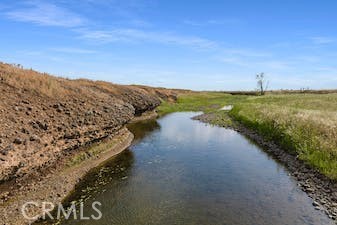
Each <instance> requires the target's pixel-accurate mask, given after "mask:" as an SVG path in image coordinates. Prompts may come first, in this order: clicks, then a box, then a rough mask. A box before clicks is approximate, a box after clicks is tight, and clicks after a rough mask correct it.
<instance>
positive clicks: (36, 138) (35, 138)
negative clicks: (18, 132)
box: [29, 134, 40, 141]
mask: <svg viewBox="0 0 337 225" xmlns="http://www.w3.org/2000/svg"><path fill="white" fill-rule="evenodd" d="M29 140H30V141H38V140H40V138H39V137H38V136H37V135H35V134H33V135H32V136H30V138H29Z"/></svg>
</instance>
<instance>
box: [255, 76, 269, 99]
mask: <svg viewBox="0 0 337 225" xmlns="http://www.w3.org/2000/svg"><path fill="white" fill-rule="evenodd" d="M256 80H257V88H258V90H259V92H260V95H264V94H265V92H266V91H267V89H268V84H269V82H268V81H267V80H266V75H265V74H264V73H258V74H256Z"/></svg>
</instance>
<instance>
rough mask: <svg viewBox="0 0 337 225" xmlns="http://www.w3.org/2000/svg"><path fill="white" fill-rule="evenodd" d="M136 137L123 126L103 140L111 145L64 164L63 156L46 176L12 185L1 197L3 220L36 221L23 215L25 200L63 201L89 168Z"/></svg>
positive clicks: (33, 211) (35, 210)
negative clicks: (89, 155)
mask: <svg viewBox="0 0 337 225" xmlns="http://www.w3.org/2000/svg"><path fill="white" fill-rule="evenodd" d="M133 137H134V136H133V134H132V133H131V132H130V131H129V130H128V129H127V128H122V129H121V130H119V131H118V132H117V134H116V135H115V136H114V137H112V138H110V139H109V138H108V139H107V140H104V141H105V142H112V143H113V146H112V147H111V148H110V149H107V150H106V151H103V152H100V153H99V154H97V155H95V156H93V157H91V158H88V159H86V160H84V161H82V162H80V163H78V164H74V165H71V166H67V165H66V164H65V163H66V162H68V161H69V158H68V159H64V160H63V161H62V162H60V165H59V166H58V167H56V168H53V170H52V172H51V171H48V172H46V173H45V175H44V176H41V177H39V178H37V179H33V180H28V181H26V182H25V184H21V185H20V186H19V188H15V187H13V189H11V190H8V192H7V194H6V195H7V196H6V199H5V200H2V202H1V204H0V206H1V207H0V215H1V222H2V224H6V225H7V224H10V225H17V224H18V225H19V224H29V223H31V222H34V221H36V220H31V221H28V220H26V219H25V218H24V217H23V216H22V215H21V207H22V205H23V204H24V203H25V202H27V201H35V202H38V203H42V202H43V201H47V202H52V203H53V204H54V205H57V204H59V203H62V201H63V200H64V199H65V198H66V197H67V196H68V195H69V194H70V193H71V192H72V191H73V190H74V188H75V186H76V184H77V183H78V182H79V181H80V180H81V179H82V177H83V176H85V174H87V173H88V171H89V170H91V169H92V168H95V167H97V166H99V165H100V164H101V163H103V162H104V161H106V160H108V159H110V158H111V157H114V156H116V155H118V154H119V153H121V152H122V151H123V150H125V149H126V148H128V147H129V146H130V144H131V142H132V140H133ZM74 156H76V155H73V156H72V157H74ZM4 193H6V192H4ZM40 210H41V209H40V208H39V207H36V208H33V207H32V208H29V209H28V210H27V211H28V213H30V214H31V215H37V214H38V213H39V212H40ZM40 216H41V215H40Z"/></svg>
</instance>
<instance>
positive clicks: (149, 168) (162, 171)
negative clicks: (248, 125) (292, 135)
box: [62, 113, 334, 225]
mask: <svg viewBox="0 0 337 225" xmlns="http://www.w3.org/2000/svg"><path fill="white" fill-rule="evenodd" d="M193 115H195V114H193V113H175V114H171V115H168V116H166V117H164V118H161V119H160V120H159V121H158V123H159V124H156V123H152V124H149V125H147V124H140V125H139V124H138V125H135V127H134V128H130V129H132V130H133V131H134V132H136V137H137V138H140V137H141V139H138V142H137V143H135V144H134V145H132V146H131V148H130V151H126V152H124V153H123V154H122V155H121V157H118V158H116V159H115V160H112V161H111V162H110V163H111V165H110V164H108V165H105V166H103V167H101V168H99V169H97V171H96V173H95V175H94V176H91V178H90V179H89V180H87V181H86V182H85V183H86V184H88V183H89V185H88V186H89V187H90V184H92V183H95V182H96V183H97V182H98V186H99V188H98V191H97V192H95V193H93V194H90V195H91V196H90V197H89V198H88V199H87V200H86V202H87V203H86V205H90V204H91V202H92V201H100V202H102V204H103V206H102V208H101V210H102V212H103V218H102V219H101V220H99V221H92V220H90V221H81V222H80V223H81V224H83V225H86V224H91V225H112V224H123V225H124V224H130V225H134V224H137V225H142V224H144V225H145V224H146V225H152V224H153V225H154V224H163V225H166V224H167V225H171V224H181V225H186V224H212V225H213V224H214V225H216V224H219V225H220V224H221V225H224V224H239V225H251V224H259V225H270V224H273V225H278V224H280V225H281V224H282V225H283V224H291V225H296V224H298V225H302V224H334V223H333V222H332V221H330V220H329V219H328V218H327V216H326V215H324V214H323V213H322V212H319V211H316V210H314V208H313V207H312V205H311V202H312V201H311V199H309V198H308V196H307V195H306V194H305V193H304V192H302V191H301V190H300V189H299V188H298V187H297V185H296V182H295V181H294V180H293V179H292V178H291V177H289V176H288V175H287V172H286V170H285V169H284V167H283V166H281V165H278V164H277V163H276V162H275V161H274V160H272V159H271V158H268V157H267V155H266V154H265V153H263V152H262V151H261V149H259V148H258V147H257V146H255V145H254V144H252V143H251V142H250V141H248V140H247V139H246V138H245V137H243V136H242V135H240V134H238V133H237V132H235V131H232V130H228V129H223V128H218V127H212V126H207V125H205V124H202V123H200V122H198V121H193V120H190V119H189V118H190V117H192V116H193ZM146 127H150V128H151V129H152V131H151V132H144V133H145V134H142V133H141V131H142V130H144V129H145V128H146ZM159 128H160V129H159ZM151 129H147V131H149V130H151ZM137 132H140V134H137ZM123 155H124V158H123V157H122V156H123ZM125 161H126V162H125ZM109 165H110V166H109ZM106 168H112V169H106ZM121 168H124V170H122V169H121ZM101 170H106V172H105V173H104V174H101V173H100V171H101ZM112 171H114V172H112ZM101 177H102V179H103V180H104V179H107V181H108V182H103V183H101V184H100V182H101V181H100V179H101ZM97 180H98V181H97ZM88 186H85V185H84V189H83V188H82V189H81V188H79V189H78V191H77V192H78V193H83V190H85V187H88ZM79 195H81V194H79ZM79 195H78V196H79ZM73 198H74V199H78V197H73ZM86 210H87V213H88V214H89V215H90V213H91V209H90V208H86ZM62 224H67V225H68V224H69V225H70V224H77V222H74V221H63V222H62Z"/></svg>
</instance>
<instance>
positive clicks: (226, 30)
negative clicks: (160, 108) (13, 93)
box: [0, 0, 337, 90]
mask: <svg viewBox="0 0 337 225" xmlns="http://www.w3.org/2000/svg"><path fill="white" fill-rule="evenodd" d="M336 12H337V2H336V1H328V0H325V1H310V0H306V1H302V0H297V1H287V0H283V1H272V0H269V1H239V0H237V1H225V0H222V1H216V0H210V1H201V0H194V1H189V0H184V1H174V0H171V1H156V0H147V1H145V0H144V1H136V0H123V1H122V0H121V1H117V0H58V1H56V0H55V1H53V0H49V1H47V0H45V1H42V0H27V1H26V0H18V1H12V0H1V1H0V28H1V35H0V49H1V51H0V61H4V62H9V63H20V64H22V65H23V66H24V67H26V68H33V69H36V70H39V71H43V72H48V73H51V74H54V75H58V76H64V77H69V78H79V77H84V78H89V79H95V80H106V81H111V82H114V83H122V84H145V85H151V86H164V87H174V88H189V89H195V90H253V89H255V88H256V82H255V74H256V73H259V72H265V73H266V74H267V77H268V80H269V82H270V88H271V89H298V88H307V87H309V88H312V89H321V88H337V29H336V27H337V13H336Z"/></svg>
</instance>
